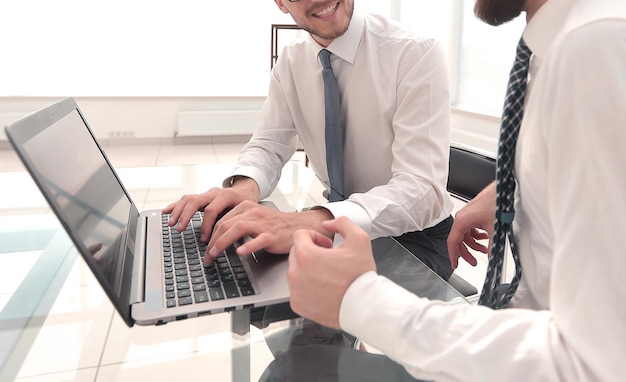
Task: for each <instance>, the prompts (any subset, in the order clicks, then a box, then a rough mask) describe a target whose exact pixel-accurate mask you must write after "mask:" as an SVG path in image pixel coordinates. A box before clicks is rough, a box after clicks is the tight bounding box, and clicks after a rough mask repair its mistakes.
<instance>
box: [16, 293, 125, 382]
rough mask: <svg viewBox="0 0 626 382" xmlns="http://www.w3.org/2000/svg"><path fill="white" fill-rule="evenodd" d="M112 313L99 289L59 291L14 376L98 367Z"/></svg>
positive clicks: (110, 306)
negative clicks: (19, 368)
mask: <svg viewBox="0 0 626 382" xmlns="http://www.w3.org/2000/svg"><path fill="white" fill-rule="evenodd" d="M112 314H113V306H112V305H111V303H110V301H109V300H108V298H107V297H106V295H105V294H104V292H103V290H102V288H101V287H100V286H82V287H68V288H65V287H64V288H62V289H61V292H60V293H59V296H58V297H57V299H56V302H55V303H54V305H53V307H52V309H51V311H50V313H49V314H48V317H47V318H46V320H45V322H44V324H43V326H42V327H41V329H40V331H39V334H38V335H37V338H36V339H35V342H34V343H33V346H32V348H31V350H30V352H29V354H28V357H27V358H26V360H25V361H24V363H23V365H22V368H21V370H20V373H19V375H18V377H27V376H36V375H41V374H49V373H56V372H66V371H71V370H77V369H82V368H89V367H96V366H98V364H99V362H100V355H101V354H102V351H103V349H104V344H105V340H106V336H107V332H108V328H109V325H110V321H111V316H112Z"/></svg>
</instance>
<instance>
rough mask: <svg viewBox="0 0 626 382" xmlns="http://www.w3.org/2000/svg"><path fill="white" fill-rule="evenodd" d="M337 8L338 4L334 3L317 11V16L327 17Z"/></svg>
mask: <svg viewBox="0 0 626 382" xmlns="http://www.w3.org/2000/svg"><path fill="white" fill-rule="evenodd" d="M335 8H337V4H336V3H335V4H333V5H331V6H330V7H328V8H326V9H322V10H321V11H319V12H317V13H315V16H317V17H326V16H328V15H330V14H331V13H333V12H334V11H335Z"/></svg>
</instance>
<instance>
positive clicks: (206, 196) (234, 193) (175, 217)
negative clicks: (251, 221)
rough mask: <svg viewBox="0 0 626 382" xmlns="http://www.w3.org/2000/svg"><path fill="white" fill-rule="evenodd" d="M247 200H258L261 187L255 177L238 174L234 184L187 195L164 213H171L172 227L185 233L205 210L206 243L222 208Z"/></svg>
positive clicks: (204, 230)
mask: <svg viewBox="0 0 626 382" xmlns="http://www.w3.org/2000/svg"><path fill="white" fill-rule="evenodd" d="M243 201H251V202H253V203H258V201H259V186H258V185H257V183H256V182H255V181H254V180H253V179H251V178H246V177H237V178H236V179H235V181H234V182H233V185H232V187H229V188H212V189H210V190H209V191H207V192H205V193H203V194H197V195H184V196H183V197H182V198H180V200H179V201H177V202H174V203H172V204H170V205H169V206H167V207H165V208H164V209H163V213H166V214H171V217H170V221H169V223H168V224H169V226H170V227H173V226H176V229H177V230H178V232H182V231H184V230H185V228H187V225H188V224H189V221H190V220H191V218H192V217H193V215H194V214H195V213H196V212H197V211H201V210H204V221H203V222H202V228H201V229H200V233H201V237H200V240H201V241H202V242H205V243H206V242H207V241H208V240H209V238H210V237H211V232H212V230H213V225H214V224H215V220H216V219H217V217H218V216H219V215H220V214H221V213H222V211H224V210H226V209H228V208H232V207H234V206H236V205H238V204H240V203H242V202H243Z"/></svg>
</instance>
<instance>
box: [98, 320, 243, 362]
mask: <svg viewBox="0 0 626 382" xmlns="http://www.w3.org/2000/svg"><path fill="white" fill-rule="evenodd" d="M229 329H230V315H229V314H216V315H212V316H205V317H197V318H191V319H187V320H184V321H177V322H171V323H168V324H166V325H161V326H140V325H135V326H133V327H132V328H129V327H128V326H126V324H125V323H124V322H123V321H122V320H121V318H119V316H117V315H116V316H115V317H114V319H113V322H112V325H111V332H110V333H109V337H108V339H107V344H106V348H105V351H104V354H103V355H102V364H103V365H110V364H117V363H123V362H134V361H142V360H147V359H152V358H159V357H166V356H169V355H172V354H178V355H181V354H188V353H194V352H200V351H212V352H218V353H219V352H229V349H230V344H231V342H230V341H231V337H230V331H229Z"/></svg>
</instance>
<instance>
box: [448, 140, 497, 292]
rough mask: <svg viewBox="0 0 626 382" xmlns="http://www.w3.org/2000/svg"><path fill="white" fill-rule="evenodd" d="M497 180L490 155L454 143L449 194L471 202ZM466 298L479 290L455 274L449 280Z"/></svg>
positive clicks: (449, 174) (451, 152)
mask: <svg viewBox="0 0 626 382" xmlns="http://www.w3.org/2000/svg"><path fill="white" fill-rule="evenodd" d="M495 179H496V160H495V158H494V157H493V156H490V154H487V153H484V152H480V150H479V149H477V148H474V147H471V146H463V145H461V144H457V143H452V144H451V146H450V172H449V173H448V192H450V194H451V195H453V196H454V197H457V198H459V199H461V200H463V201H465V202H469V201H470V200H471V199H473V198H474V197H475V196H476V195H477V194H478V193H479V192H481V191H482V190H483V189H484V188H485V187H487V186H488V185H489V184H490V183H491V182H493V181H494V180H495ZM448 283H450V285H452V286H453V287H454V288H456V290H458V291H459V292H460V293H461V294H463V295H464V296H465V297H470V296H475V299H476V300H477V299H478V290H477V289H476V287H474V286H473V285H472V284H470V283H468V282H467V281H465V280H464V279H463V278H462V277H460V276H459V275H457V274H455V273H453V274H452V276H450V279H449V280H448Z"/></svg>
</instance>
